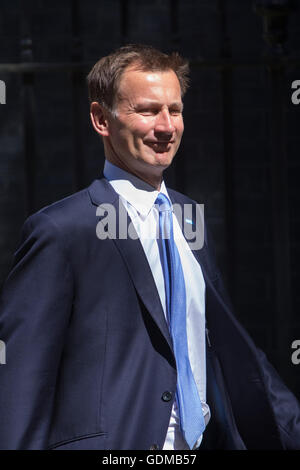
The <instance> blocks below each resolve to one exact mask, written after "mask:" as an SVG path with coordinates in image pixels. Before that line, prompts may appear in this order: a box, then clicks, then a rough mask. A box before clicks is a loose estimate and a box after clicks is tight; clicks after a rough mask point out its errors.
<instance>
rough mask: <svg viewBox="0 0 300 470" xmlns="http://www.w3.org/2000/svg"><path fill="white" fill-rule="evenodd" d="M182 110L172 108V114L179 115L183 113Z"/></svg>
mask: <svg viewBox="0 0 300 470" xmlns="http://www.w3.org/2000/svg"><path fill="white" fill-rule="evenodd" d="M181 113H182V111H181V110H180V109H171V110H170V114H172V116H179V114H181Z"/></svg>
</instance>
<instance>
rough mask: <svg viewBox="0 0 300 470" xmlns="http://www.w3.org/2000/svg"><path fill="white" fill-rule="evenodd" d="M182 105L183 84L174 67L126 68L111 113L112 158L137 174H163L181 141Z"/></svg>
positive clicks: (109, 138)
mask: <svg viewBox="0 0 300 470" xmlns="http://www.w3.org/2000/svg"><path fill="white" fill-rule="evenodd" d="M182 108H183V105H182V100H181V90H180V84H179V81H178V78H177V76H176V74H175V73H174V72H173V71H172V70H169V71H165V72H143V71H138V70H135V69H134V68H128V69H127V70H125V72H124V73H123V75H122V77H121V81H120V86H119V93H118V97H117V99H116V105H115V111H116V116H115V117H114V116H112V115H110V116H109V117H108V137H107V139H108V151H109V154H111V155H112V157H113V158H112V161H113V162H114V163H117V164H119V166H122V167H123V168H125V169H127V171H130V172H132V173H135V174H139V173H144V174H149V175H151V174H156V175H159V174H161V173H162V171H163V170H164V169H165V168H167V167H168V166H169V165H170V164H171V163H172V160H173V157H174V155H175V154H176V152H177V150H178V147H179V144H180V141H181V136H182V133H183V129H184V126H183V118H182ZM108 158H109V155H108ZM109 159H110V158H109Z"/></svg>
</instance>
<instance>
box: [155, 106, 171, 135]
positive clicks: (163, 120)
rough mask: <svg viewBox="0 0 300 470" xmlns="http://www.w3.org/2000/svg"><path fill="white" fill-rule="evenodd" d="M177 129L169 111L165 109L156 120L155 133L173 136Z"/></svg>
mask: <svg viewBox="0 0 300 470" xmlns="http://www.w3.org/2000/svg"><path fill="white" fill-rule="evenodd" d="M174 131H175V127H174V124H173V120H172V116H171V115H170V113H169V110H167V109H163V110H161V112H160V113H159V115H158V116H157V118H156V123H155V132H159V133H164V134H173V132H174Z"/></svg>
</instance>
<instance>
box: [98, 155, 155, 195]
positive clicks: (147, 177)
mask: <svg viewBox="0 0 300 470" xmlns="http://www.w3.org/2000/svg"><path fill="white" fill-rule="evenodd" d="M106 159H107V160H108V161H109V162H110V163H112V164H113V165H115V166H117V167H118V168H121V170H124V171H127V173H130V174H132V175H134V176H136V177H137V178H139V179H140V180H142V181H145V183H147V184H149V185H150V186H152V187H153V188H154V189H156V190H157V191H160V188H161V183H162V179H163V178H162V172H161V173H160V174H158V175H156V174H151V175H150V174H149V173H145V172H142V171H138V170H136V169H133V168H130V167H128V166H127V165H126V164H125V163H124V162H122V161H117V162H116V161H111V159H109V158H106Z"/></svg>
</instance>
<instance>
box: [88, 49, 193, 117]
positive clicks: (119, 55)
mask: <svg viewBox="0 0 300 470" xmlns="http://www.w3.org/2000/svg"><path fill="white" fill-rule="evenodd" d="M129 66H132V67H134V68H136V69H137V70H141V71H146V72H148V71H151V72H155V71H167V70H173V71H174V72H175V73H176V75H177V78H178V80H179V83H180V88H181V95H182V96H183V95H184V94H185V92H186V90H187V88H188V73H189V65H188V61H187V60H186V59H184V58H183V57H181V56H180V55H179V54H178V53H177V52H172V53H171V54H165V53H163V52H161V51H159V50H157V49H155V48H154V47H152V46H146V45H140V44H129V45H127V46H123V47H120V48H119V49H117V50H116V51H115V52H113V53H111V54H109V55H108V56H106V57H102V59H100V60H99V61H98V62H97V63H96V64H95V65H94V67H93V68H92V70H91V71H90V73H89V74H88V76H87V83H88V90H89V98H90V102H93V101H97V102H98V103H100V104H102V105H103V106H105V107H106V108H108V109H109V110H111V111H113V109H114V106H115V98H116V96H117V93H118V87H119V84H120V79H121V76H122V74H123V73H124V71H125V69H126V68H127V67H129Z"/></svg>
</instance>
